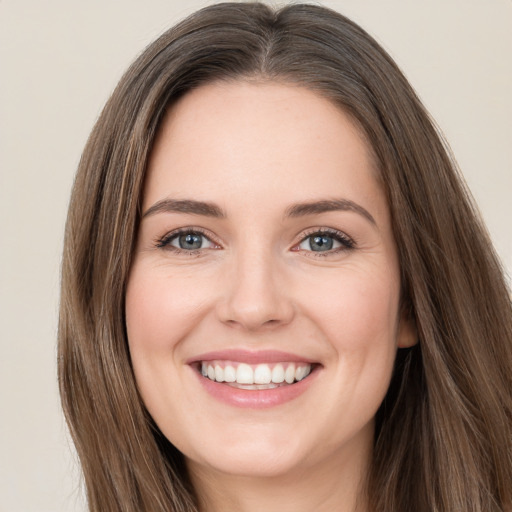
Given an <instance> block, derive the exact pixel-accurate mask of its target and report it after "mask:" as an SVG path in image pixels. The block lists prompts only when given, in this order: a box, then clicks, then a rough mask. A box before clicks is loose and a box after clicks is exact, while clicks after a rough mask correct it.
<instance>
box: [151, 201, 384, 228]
mask: <svg viewBox="0 0 512 512" xmlns="http://www.w3.org/2000/svg"><path fill="white" fill-rule="evenodd" d="M333 211H352V212H355V213H358V214H360V215H362V216H363V217H365V218H366V219H367V220H369V221H370V222H371V223H372V224H374V225H377V223H376V222H375V219H374V218H373V216H372V215H371V213H370V212H369V211H368V210H366V209H365V208H363V207H362V206H361V205H359V204H357V203H355V202H354V201H350V199H324V200H321V201H312V202H308V203H296V204H293V205H291V206H289V207H288V208H287V209H286V211H285V217H305V216H307V215H315V214H320V213H326V212H333ZM157 213H189V214H192V215H203V216H206V217H214V218H219V219H223V218H226V217H227V215H226V213H225V212H224V211H223V210H222V208H220V207H219V206H217V205H216V204H214V203H209V202H205V201H196V200H194V199H170V198H166V199H162V200H160V201H157V202H156V203H155V204H154V205H153V206H151V207H149V208H148V209H147V210H146V211H145V212H144V213H143V215H142V218H145V217H149V216H151V215H155V214H157Z"/></svg>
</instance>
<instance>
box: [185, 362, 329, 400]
mask: <svg viewBox="0 0 512 512" xmlns="http://www.w3.org/2000/svg"><path fill="white" fill-rule="evenodd" d="M318 370H319V368H318V367H317V368H314V369H313V371H312V372H311V373H310V374H309V375H308V376H307V377H306V378H305V379H303V380H301V381H299V382H296V383H295V384H290V385H287V386H280V387H277V388H273V389H238V388H234V387H232V386H229V385H227V384H221V383H219V382H215V381H213V380H210V379H208V378H207V377H203V376H202V375H201V373H199V372H197V371H195V370H194V371H195V374H196V375H197V377H198V379H199V381H200V382H201V384H202V386H203V388H204V389H205V390H206V391H207V392H208V393H209V394H210V395H211V396H212V397H213V398H215V399H217V400H219V401H220V402H224V403H226V404H228V405H231V406H233V407H241V408H247V409H268V408H270V407H277V406H279V405H282V404H285V403H287V402H290V401H291V400H294V399H295V398H297V397H299V396H300V395H302V394H303V393H304V392H305V391H306V390H307V389H308V388H309V387H310V385H311V384H312V383H313V381H314V380H315V379H316V376H317V374H318Z"/></svg>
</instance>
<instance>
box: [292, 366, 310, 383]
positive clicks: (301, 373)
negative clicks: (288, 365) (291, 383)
mask: <svg viewBox="0 0 512 512" xmlns="http://www.w3.org/2000/svg"><path fill="white" fill-rule="evenodd" d="M308 374H309V368H308V367H307V366H299V367H298V368H297V370H295V380H297V381H300V380H302V379H303V378H304V377H306V376H307V375H308Z"/></svg>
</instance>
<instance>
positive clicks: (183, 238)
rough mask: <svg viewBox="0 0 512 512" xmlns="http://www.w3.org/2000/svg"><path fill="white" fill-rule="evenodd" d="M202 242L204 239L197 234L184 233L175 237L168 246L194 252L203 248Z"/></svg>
mask: <svg viewBox="0 0 512 512" xmlns="http://www.w3.org/2000/svg"><path fill="white" fill-rule="evenodd" d="M204 240H205V237H204V236H203V235H200V234H199V233H184V234H182V235H177V236H175V237H174V238H173V239H172V240H171V241H170V245H172V246H173V247H178V248H179V249H185V250H187V251H194V250H197V249H202V248H203V243H204Z"/></svg>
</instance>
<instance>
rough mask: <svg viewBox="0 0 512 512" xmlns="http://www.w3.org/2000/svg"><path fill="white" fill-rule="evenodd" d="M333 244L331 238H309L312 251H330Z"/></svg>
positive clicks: (318, 236)
mask: <svg viewBox="0 0 512 512" xmlns="http://www.w3.org/2000/svg"><path fill="white" fill-rule="evenodd" d="M333 243H334V241H333V239H332V237H330V236H325V235H316V236H312V237H310V238H309V247H310V249H311V250H312V251H330V250H331V249H332V246H333Z"/></svg>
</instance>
